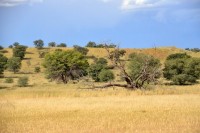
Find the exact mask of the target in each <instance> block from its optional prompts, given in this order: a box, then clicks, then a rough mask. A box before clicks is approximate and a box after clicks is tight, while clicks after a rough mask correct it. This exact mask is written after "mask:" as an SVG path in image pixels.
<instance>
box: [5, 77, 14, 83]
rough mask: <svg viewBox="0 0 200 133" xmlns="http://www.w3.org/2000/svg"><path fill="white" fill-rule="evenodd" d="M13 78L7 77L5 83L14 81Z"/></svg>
mask: <svg viewBox="0 0 200 133" xmlns="http://www.w3.org/2000/svg"><path fill="white" fill-rule="evenodd" d="M13 82H14V81H13V79H12V78H6V79H5V83H13Z"/></svg>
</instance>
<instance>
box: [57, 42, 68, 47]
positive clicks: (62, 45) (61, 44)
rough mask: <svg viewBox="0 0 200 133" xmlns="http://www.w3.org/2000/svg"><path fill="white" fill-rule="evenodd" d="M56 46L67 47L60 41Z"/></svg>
mask: <svg viewBox="0 0 200 133" xmlns="http://www.w3.org/2000/svg"><path fill="white" fill-rule="evenodd" d="M57 47H67V44H66V43H60V44H58V45H57Z"/></svg>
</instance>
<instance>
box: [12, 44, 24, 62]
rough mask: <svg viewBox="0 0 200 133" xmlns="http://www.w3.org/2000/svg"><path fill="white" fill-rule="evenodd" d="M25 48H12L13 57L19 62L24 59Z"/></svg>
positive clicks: (20, 46) (21, 46) (19, 46)
mask: <svg viewBox="0 0 200 133" xmlns="http://www.w3.org/2000/svg"><path fill="white" fill-rule="evenodd" d="M26 49H27V47H26V46H23V45H17V46H15V47H14V48H13V57H19V58H20V59H21V60H22V59H23V58H24V56H25V54H26Z"/></svg>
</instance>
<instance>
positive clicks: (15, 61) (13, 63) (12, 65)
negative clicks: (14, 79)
mask: <svg viewBox="0 0 200 133" xmlns="http://www.w3.org/2000/svg"><path fill="white" fill-rule="evenodd" d="M7 68H8V70H9V71H12V72H14V73H16V72H18V71H19V69H20V68H21V59H20V58H19V57H11V58H10V59H8V62H7Z"/></svg>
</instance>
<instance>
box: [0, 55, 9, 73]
mask: <svg viewBox="0 0 200 133" xmlns="http://www.w3.org/2000/svg"><path fill="white" fill-rule="evenodd" d="M7 60H8V58H7V57H5V56H4V55H2V54H0V74H3V72H4V70H5V69H6V64H7Z"/></svg>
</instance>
